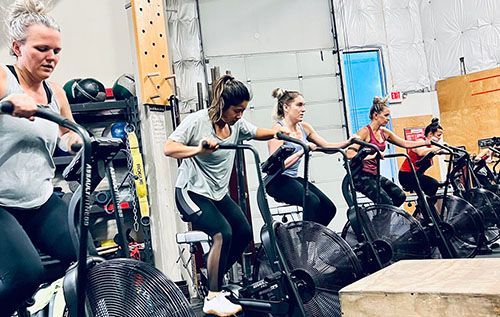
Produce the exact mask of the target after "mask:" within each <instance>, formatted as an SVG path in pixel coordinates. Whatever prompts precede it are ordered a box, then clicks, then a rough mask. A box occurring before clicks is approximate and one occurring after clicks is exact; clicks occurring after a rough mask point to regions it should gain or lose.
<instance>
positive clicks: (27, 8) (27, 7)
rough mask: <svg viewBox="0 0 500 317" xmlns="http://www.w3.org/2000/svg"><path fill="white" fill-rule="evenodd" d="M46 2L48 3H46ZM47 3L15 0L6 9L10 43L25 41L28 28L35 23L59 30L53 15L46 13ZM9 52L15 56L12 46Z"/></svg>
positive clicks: (35, 0) (38, 0)
mask: <svg viewBox="0 0 500 317" xmlns="http://www.w3.org/2000/svg"><path fill="white" fill-rule="evenodd" d="M47 4H48V3H47ZM48 11H49V9H47V5H46V4H45V2H43V1H41V0H16V2H14V3H13V4H12V5H11V6H10V7H9V10H8V14H7V19H6V21H5V22H6V24H7V30H8V33H9V40H10V41H11V43H13V42H15V41H17V42H19V43H21V44H24V43H25V42H26V37H27V33H28V28H29V27H30V26H32V25H35V24H42V25H45V26H46V27H48V28H51V29H54V30H57V31H60V27H59V25H58V24H57V22H56V21H55V20H54V18H53V17H51V16H49V15H47V12H48ZM10 54H11V55H12V56H16V55H15V53H14V51H13V50H12V48H11V49H10Z"/></svg>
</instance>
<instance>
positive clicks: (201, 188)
mask: <svg viewBox="0 0 500 317" xmlns="http://www.w3.org/2000/svg"><path fill="white" fill-rule="evenodd" d="M256 133H257V127H256V126H254V125H253V124H251V123H250V122H248V121H246V120H245V119H240V120H238V121H237V122H236V123H235V124H234V125H233V126H231V135H230V136H229V137H227V138H226V139H221V138H220V137H218V136H217V135H216V134H215V130H214V128H213V125H212V122H211V121H210V118H209V116H208V110H207V109H203V110H200V111H198V112H195V113H193V114H190V115H189V116H187V117H186V118H185V119H184V120H183V121H182V122H181V124H180V125H179V126H178V127H177V129H175V131H174V132H173V133H172V134H171V135H170V136H169V137H168V138H169V139H171V140H173V141H175V142H179V143H182V144H184V145H188V146H198V144H199V143H200V142H201V140H203V139H207V138H209V139H215V140H217V141H218V142H219V143H220V144H234V143H237V142H238V141H241V140H248V139H252V138H254V137H255V135H256ZM235 154H236V153H235V151H234V150H217V151H215V152H213V153H212V154H208V155H203V154H202V155H196V156H193V157H190V158H186V159H183V160H182V163H181V166H180V167H179V172H178V175H177V182H176V184H175V186H176V187H179V188H182V189H187V190H189V191H192V192H195V193H197V194H199V195H202V196H205V197H208V198H210V199H213V200H221V199H222V198H223V197H224V195H226V193H227V192H228V184H229V178H230V177H231V170H232V167H233V164H234V156H235Z"/></svg>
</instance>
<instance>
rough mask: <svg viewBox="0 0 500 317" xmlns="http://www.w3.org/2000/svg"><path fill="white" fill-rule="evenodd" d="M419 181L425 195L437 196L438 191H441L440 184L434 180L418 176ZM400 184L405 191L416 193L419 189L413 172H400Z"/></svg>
mask: <svg viewBox="0 0 500 317" xmlns="http://www.w3.org/2000/svg"><path fill="white" fill-rule="evenodd" d="M417 175H418V181H419V183H420V187H422V190H423V191H424V193H425V194H426V195H427V196H429V197H432V196H435V195H436V192H437V190H438V189H439V182H438V181H437V180H435V179H434V178H432V177H430V176H427V175H424V174H418V173H417ZM399 182H400V183H401V186H403V188H404V189H406V190H410V191H415V190H416V189H417V183H416V182H415V175H414V174H413V173H411V172H403V171H399Z"/></svg>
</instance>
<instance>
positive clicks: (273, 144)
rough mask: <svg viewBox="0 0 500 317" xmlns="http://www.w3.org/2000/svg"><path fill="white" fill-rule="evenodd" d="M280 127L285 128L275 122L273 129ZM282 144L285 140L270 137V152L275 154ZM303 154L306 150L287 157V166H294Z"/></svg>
mask: <svg viewBox="0 0 500 317" xmlns="http://www.w3.org/2000/svg"><path fill="white" fill-rule="evenodd" d="M280 127H281V128H283V126H281V125H279V124H275V125H274V126H273V129H279V128H280ZM282 145H283V141H281V140H278V139H270V140H269V141H267V148H268V149H269V154H273V153H274V152H276V150H278V148H279V147H280V146H282ZM302 155H304V151H303V150H300V151H298V152H297V153H293V154H292V155H290V156H289V157H287V158H286V160H285V163H284V164H285V168H288V167H290V166H292V165H293V164H294V163H295V162H297V160H298V159H300V157H301V156H302Z"/></svg>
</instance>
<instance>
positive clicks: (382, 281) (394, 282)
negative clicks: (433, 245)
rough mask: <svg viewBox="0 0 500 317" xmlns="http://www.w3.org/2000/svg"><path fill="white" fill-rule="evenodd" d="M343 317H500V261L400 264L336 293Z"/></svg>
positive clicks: (434, 261) (414, 262)
mask: <svg viewBox="0 0 500 317" xmlns="http://www.w3.org/2000/svg"><path fill="white" fill-rule="evenodd" d="M340 304H341V307H342V316H347V317H351V316H356V317H357V316H370V317H372V316H373V317H378V316H380V317H382V316H383V317H392V316H394V317H409V316H419V317H420V316H425V317H428V316H446V317H448V316H449V317H462V316H474V317H477V316H500V258H493V259H452V260H404V261H399V262H397V263H395V264H393V265H391V266H389V267H386V268H384V269H382V270H380V271H378V272H376V273H374V274H372V275H370V276H367V277H365V278H363V279H361V280H359V281H357V282H355V283H353V284H351V285H348V286H346V287H344V288H343V289H341V290H340Z"/></svg>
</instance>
